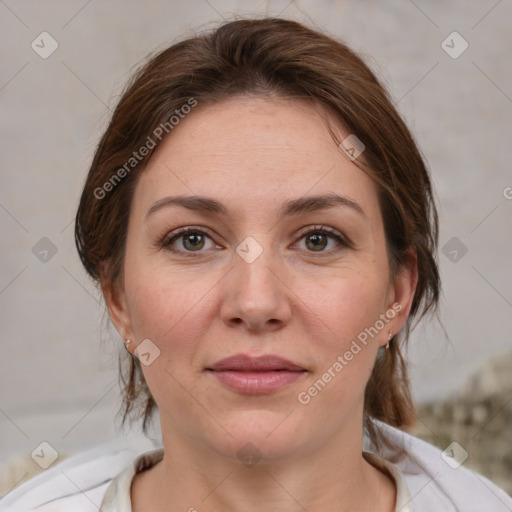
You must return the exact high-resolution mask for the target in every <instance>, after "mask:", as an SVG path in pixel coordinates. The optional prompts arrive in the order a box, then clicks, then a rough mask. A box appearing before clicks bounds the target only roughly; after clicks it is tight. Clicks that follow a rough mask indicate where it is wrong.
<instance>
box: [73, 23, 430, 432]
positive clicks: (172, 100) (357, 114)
mask: <svg viewBox="0 0 512 512" xmlns="http://www.w3.org/2000/svg"><path fill="white" fill-rule="evenodd" d="M244 94H245V95H247V94H251V95H260V96H269V95H277V96H280V97H285V98H297V99H298V98H301V99H309V100H311V101H312V102H313V103H314V104H316V105H319V106H321V107H324V108H325V109H326V110H327V111H329V112H330V114H331V116H332V117H333V119H334V120H335V121H336V122H337V123H339V125H340V126H343V127H344V128H345V129H346V130H348V131H349V133H351V134H355V135H356V136H357V138H358V139H359V140H360V141H362V142H363V143H364V145H365V151H364V155H363V156H364V159H363V158H359V159H358V160H357V161H356V162H355V163H356V164H357V165H358V166H359V167H360V168H361V169H363V170H364V171H365V172H367V173H368V174H369V175H370V176H371V177H372V178H373V180H374V181H375V183H376V184H377V188H378V193H379V201H380V207H381V211H382V216H383V220H384V226H385V233H386V239H387V246H388V253H389V256H390V270H391V272H392V273H393V272H396V271H397V270H399V269H400V267H401V266H403V265H404V264H406V263H407V262H408V261H409V260H408V258H409V257H410V251H411V250H412V251H414V252H415V254H416V256H417V266H418V284H417V288H416V292H415V296H414V299H413V303H412V309H411V314H410V317H409V319H408V321H407V324H406V329H404V331H405V332H403V333H401V334H398V335H395V337H394V338H393V339H392V343H391V344H390V350H383V351H381V352H380V353H379V355H378V357H377V361H376V364H375V367H374V369H373V373H372V375H371V377H370V379H369V382H368V384H367V387H366V393H365V426H366V428H367V429H368V430H369V432H370V435H371V436H372V438H373V439H374V440H375V430H374V427H373V425H372V422H371V419H372V418H377V419H380V420H383V421H385V422H387V423H389V424H391V425H394V426H397V427H405V426H407V425H409V424H411V422H412V421H413V419H414V407H413V404H412V399H411V394H410V389H409V382H408V379H407V371H406V364H405V361H404V359H403V356H402V354H401V350H400V346H399V345H405V344H406V342H407V340H408V337H409V331H410V320H411V319H412V318H414V317H416V318H417V319H418V320H419V319H420V318H422V317H423V316H424V315H425V314H426V313H427V312H428V311H435V310H436V308H437V302H438V298H439V293H440V280H439V271H438V266H437V240H438V220H437V212H436V208H435V204H434V200H433V193H432V186H431V182H430V178H429V174H428V171H427V169H426V167H425V164H424V162H423V159H422V157H421V155H420V152H419V150H418V148H417V146H416V144H415V142H414V140H413V137H412V136H411V133H410V132H409V130H408V129H407V127H406V125H405V124H404V122H403V120H402V119H401V117H400V115H399V114H398V112H397V111H396V109H395V108H394V106H393V104H392V102H391V100H390V98H389V96H388V94H387V92H386V91H385V89H384V88H383V87H382V85H381V84H380V83H379V81H378V80H377V78H376V77H375V76H374V74H373V73H372V72H371V71H370V69H369V68H368V67H367V65H366V64H365V63H364V62H363V61H362V60H361V58H360V57H358V56H357V55H356V54H355V53H354V52H353V51H352V50H350V49H349V48H348V47H347V46H346V45H344V44H343V43H341V42H338V41H336V40H335V39H333V38H331V37H328V36H326V35H324V34H322V33H319V32H316V31H314V30H312V29H309V28H307V27H305V26H303V25H301V24H299V23H296V22H294V21H289V20H284V19H277V18H263V19H244V20H237V21H232V22H228V23H225V24H223V25H221V26H220V27H219V28H217V29H216V30H214V31H212V32H209V33H206V34H205V35H200V36H197V37H193V38H190V39H187V40H185V41H182V42H180V43H178V44H175V45H173V46H171V47H169V48H167V49H165V50H164V51H161V52H160V53H158V54H156V55H155V56H152V57H151V58H150V59H149V60H148V61H147V62H146V63H145V64H144V65H143V66H142V67H141V68H140V69H139V70H138V71H137V72H136V73H135V75H134V76H133V78H132V80H131V81H130V83H129V84H128V86H127V88H126V90H125V92H124V94H123V95H122V97H121V99H120V101H119V103H118V105H117V107H116V109H115V111H114V113H113V115H112V119H111V121H110V124H109V126H108V128H107V130H106V132H105V133H104V134H103V136H102V138H101V140H100V142H99V145H98V148H97V150H96V153H95V155H94V159H93V162H92V165H91V168H90V170H89V173H88V176H87V179H86V183H85V186H84V190H83V194H82V197H81V200H80V205H79V208H78V212H77V216H76V225H75V240H76V245H77V248H78V252H79V255H80V258H81V260H82V262H83V265H84V267H85V269H86V270H87V272H88V273H89V275H90V276H91V277H92V278H93V279H94V280H96V281H98V282H102V283H108V284H109V285H112V286H114V285H115V284H116V283H119V280H121V279H122V269H123V257H124V250H125V242H126V232H127V226H128V217H129V213H130V204H131V200H132V195H133V191H134V187H135V184H136V181H137V177H138V176H140V173H141V172H142V170H143V169H144V167H145V166H146V165H147V163H148V161H149V160H150V158H151V156H152V154H154V151H155V149H154V148H153V147H151V148H150V147H149V146H150V144H149V141H150V139H151V140H152V141H154V138H155V137H156V135H155V134H159V133H160V132H159V131H158V130H159V127H160V131H161V128H162V127H166V129H165V132H166V133H171V130H172V129H173V125H172V124H173V123H172V122H170V120H171V118H172V116H173V115H175V114H178V113H179V112H180V109H182V108H183V105H186V104H187V103H188V104H189V105H191V104H192V102H191V99H192V101H194V102H197V103H196V104H197V105H199V108H200V107H201V105H206V104H212V103H215V102H220V101H223V100H227V99H229V98H232V97H233V96H236V95H244ZM155 145H156V144H155ZM143 146H146V148H149V149H148V151H147V154H146V155H145V156H144V158H140V162H139V161H138V160H137V161H135V160H134V159H133V158H134V157H133V154H134V153H133V152H134V150H136V149H137V148H142V147H143ZM127 162H130V166H127ZM132 164H133V165H132ZM123 169H124V171H123ZM107 184H110V185H108V186H107ZM125 357H127V356H124V351H123V354H122V355H120V358H121V360H120V361H121V364H120V370H121V371H120V375H121V381H122V384H123V387H124V415H123V421H124V420H126V418H127V416H131V414H132V413H139V414H140V415H141V416H142V417H143V418H144V421H143V427H144V429H146V423H147V421H148V419H149V418H150V417H151V413H152V411H153V410H154V408H155V406H156V404H155V402H154V399H153V397H152V396H151V393H150V392H149V390H148V388H147V385H146V383H145V380H144V377H143V374H142V371H141V367H140V363H139V361H138V360H137V359H136V358H135V357H131V356H128V358H129V359H128V360H127V361H124V362H123V358H125ZM125 364H127V365H128V368H126V367H125Z"/></svg>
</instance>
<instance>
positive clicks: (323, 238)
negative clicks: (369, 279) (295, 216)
mask: <svg viewBox="0 0 512 512" xmlns="http://www.w3.org/2000/svg"><path fill="white" fill-rule="evenodd" d="M299 237H300V239H299V242H297V243H298V244H301V243H302V241H303V240H304V242H305V243H304V246H305V248H304V246H303V247H300V246H299V248H300V249H304V250H305V251H307V252H310V253H311V252H316V253H331V252H333V251H335V250H339V249H341V248H350V247H351V244H350V242H349V241H348V240H347V239H346V238H345V237H344V236H343V235H342V234H341V233H339V232H338V231H335V230H333V229H331V228H328V227H326V226H314V228H313V229H311V227H310V228H309V231H306V230H304V231H303V232H302V235H299ZM332 242H334V244H332ZM329 244H331V247H329Z"/></svg>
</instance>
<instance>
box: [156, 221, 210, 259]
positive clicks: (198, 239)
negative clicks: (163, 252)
mask: <svg viewBox="0 0 512 512" xmlns="http://www.w3.org/2000/svg"><path fill="white" fill-rule="evenodd" d="M208 242H209V244H208ZM160 246H161V247H163V248H165V249H167V250H170V251H173V252H180V253H187V252H188V253H193V252H204V251H203V249H205V250H207V249H213V248H214V247H219V246H218V245H216V244H215V243H214V242H213V240H212V239H211V237H210V236H209V235H208V234H207V233H206V232H205V231H203V230H201V229H197V228H194V227H185V228H180V229H178V230H176V231H173V232H171V233H168V234H167V235H166V236H165V237H164V238H163V240H162V241H161V242H160Z"/></svg>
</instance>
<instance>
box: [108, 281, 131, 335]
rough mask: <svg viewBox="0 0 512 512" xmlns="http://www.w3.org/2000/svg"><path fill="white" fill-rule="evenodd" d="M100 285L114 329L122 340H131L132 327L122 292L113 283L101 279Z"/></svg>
mask: <svg viewBox="0 0 512 512" xmlns="http://www.w3.org/2000/svg"><path fill="white" fill-rule="evenodd" d="M100 284H101V291H102V293H103V298H104V299H105V304H106V306H107V309H108V312H109V315H110V319H111V321H112V323H113V324H114V327H115V328H116V330H117V332H118V333H119V335H120V336H121V338H123V340H127V339H133V331H132V325H131V320H130V315H129V311H128V306H127V304H126V296H125V293H124V290H123V289H121V288H120V287H119V286H118V285H116V284H115V283H111V282H107V281H106V280H103V279H101V280H100Z"/></svg>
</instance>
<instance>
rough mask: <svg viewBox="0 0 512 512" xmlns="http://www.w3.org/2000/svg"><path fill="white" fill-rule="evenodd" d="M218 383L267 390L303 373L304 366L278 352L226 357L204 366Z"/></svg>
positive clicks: (245, 389) (245, 390)
mask: <svg viewBox="0 0 512 512" xmlns="http://www.w3.org/2000/svg"><path fill="white" fill-rule="evenodd" d="M206 371H207V372H208V373H210V374H212V375H213V376H214V377H215V378H216V379H217V380H218V381H219V382H220V383H221V384H223V385H224V386H226V387H228V388H230V389H231V390H233V391H236V392H238V393H242V394H249V395H258V394H269V393H273V392H276V391H278V390H279V389H282V388H283V387H285V386H287V385H289V384H291V383H292V382H294V381H296V380H298V379H300V378H302V377H304V375H305V374H306V373H307V370H306V369H305V368H303V367H301V366H299V365H297V364H295V363H293V362H291V361H289V360H287V359H284V358H282V357H279V356H274V355H270V356H260V357H250V356H247V355H245V354H239V355H236V356H232V357H228V358H226V359H222V360H221V361H218V362H217V363H215V364H214V365H212V366H210V367H208V368H206Z"/></svg>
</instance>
